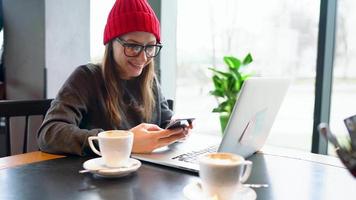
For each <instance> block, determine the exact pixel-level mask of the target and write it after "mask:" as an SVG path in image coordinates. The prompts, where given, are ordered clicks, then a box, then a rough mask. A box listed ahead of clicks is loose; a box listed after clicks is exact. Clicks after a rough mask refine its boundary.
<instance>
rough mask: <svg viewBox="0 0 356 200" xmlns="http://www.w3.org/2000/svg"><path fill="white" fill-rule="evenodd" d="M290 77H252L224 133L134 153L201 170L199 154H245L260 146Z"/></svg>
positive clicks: (193, 137) (141, 158) (140, 158)
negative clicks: (148, 152) (147, 151)
mask: <svg viewBox="0 0 356 200" xmlns="http://www.w3.org/2000/svg"><path fill="white" fill-rule="evenodd" d="M289 82H290V81H289V79H282V78H250V79H247V80H246V81H245V82H244V84H243V86H242V89H241V91H240V93H239V96H238V99H237V101H236V103H235V106H234V109H233V111H232V114H231V117H230V119H229V122H228V124H227V126H226V128H225V132H224V136H223V138H221V136H220V134H219V133H217V134H216V136H210V135H204V134H199V133H196V132H194V129H193V131H192V133H191V134H190V137H188V139H186V140H185V141H183V142H176V143H174V144H172V145H169V146H167V147H163V148H160V149H157V150H156V151H154V152H153V153H150V154H133V155H132V157H133V158H136V159H139V160H142V161H147V162H151V163H156V164H160V165H165V166H170V167H176V168H180V169H185V170H189V171H195V172H197V171H199V165H198V162H197V160H198V158H199V157H200V156H202V155H204V154H206V153H209V152H216V151H218V152H231V153H236V154H239V155H242V156H244V157H245V158H246V157H248V156H250V155H252V154H254V153H255V152H256V151H258V150H260V149H261V148H262V146H263V145H264V143H265V142H266V139H267V137H268V134H269V132H270V129H271V127H272V125H273V122H274V119H275V117H276V115H277V113H278V110H279V108H280V106H281V104H282V101H283V99H284V96H285V94H286V92H287V89H288V86H289Z"/></svg>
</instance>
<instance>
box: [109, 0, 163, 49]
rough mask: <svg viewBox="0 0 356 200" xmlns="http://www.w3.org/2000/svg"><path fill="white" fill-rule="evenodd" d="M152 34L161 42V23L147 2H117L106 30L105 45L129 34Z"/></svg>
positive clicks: (127, 0) (144, 0)
mask: <svg viewBox="0 0 356 200" xmlns="http://www.w3.org/2000/svg"><path fill="white" fill-rule="evenodd" d="M134 31H144V32H149V33H152V34H153V35H154V36H155V37H156V40H157V42H160V39H161V38H160V28H159V21H158V19H157V17H156V15H155V13H154V11H153V10H152V8H151V6H150V5H149V4H148V3H147V1H146V0H116V2H115V4H114V6H113V7H112V9H111V11H110V13H109V16H108V19H107V22H106V26H105V30H104V45H105V44H107V43H108V42H109V41H110V40H112V39H114V38H116V37H119V36H121V35H124V34H126V33H129V32H134Z"/></svg>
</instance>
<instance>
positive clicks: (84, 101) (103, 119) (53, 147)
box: [38, 64, 173, 156]
mask: <svg viewBox="0 0 356 200" xmlns="http://www.w3.org/2000/svg"><path fill="white" fill-rule="evenodd" d="M135 81H136V80H130V81H126V82H125V86H124V87H123V90H124V95H123V98H124V102H125V104H126V106H125V108H124V116H123V119H122V122H121V123H120V124H111V122H110V120H109V117H108V115H107V107H106V104H105V99H104V91H105V87H104V79H103V76H102V72H101V68H100V67H99V66H97V65H92V64H88V65H83V66H79V67H78V68H77V69H76V70H75V71H74V72H73V73H72V74H71V75H70V77H69V78H68V79H67V80H66V82H65V83H64V85H63V86H62V88H61V89H60V91H59V93H58V95H57V97H56V98H55V99H54V100H53V101H52V103H51V107H50V108H49V110H48V112H47V114H46V116H45V119H44V121H43V123H42V125H41V127H40V129H39V131H38V144H39V147H40V149H41V150H42V151H45V152H48V153H56V154H75V155H80V156H85V155H90V154H92V151H91V149H90V147H89V145H88V137H89V136H93V135H97V134H98V133H99V132H101V131H103V130H112V129H121V130H128V129H130V128H132V127H134V126H136V125H138V124H140V123H143V122H145V123H152V124H157V125H159V126H161V127H163V126H164V125H165V124H166V122H167V120H169V119H171V117H172V114H173V113H172V111H171V110H170V109H169V108H168V104H167V101H166V100H165V98H164V97H163V96H162V94H161V90H160V87H159V84H158V83H157V82H155V84H154V88H153V89H154V91H155V100H156V105H155V110H154V112H153V117H152V119H151V121H149V122H146V121H144V120H143V119H142V117H141V116H139V115H138V114H137V112H135V109H134V106H132V105H135V104H136V103H138V102H139V98H138V95H137V92H138V88H137V87H138V86H137V84H135Z"/></svg>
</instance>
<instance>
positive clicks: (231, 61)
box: [224, 56, 241, 71]
mask: <svg viewBox="0 0 356 200" xmlns="http://www.w3.org/2000/svg"><path fill="white" fill-rule="evenodd" d="M224 61H225V63H226V64H227V66H228V67H229V69H230V70H236V71H239V68H240V66H241V61H240V60H239V59H237V58H235V57H233V56H225V57H224Z"/></svg>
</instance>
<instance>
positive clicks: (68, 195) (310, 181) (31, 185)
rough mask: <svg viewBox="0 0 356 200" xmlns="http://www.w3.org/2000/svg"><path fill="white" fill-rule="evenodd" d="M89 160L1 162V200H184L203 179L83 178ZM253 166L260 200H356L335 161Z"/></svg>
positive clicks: (166, 175)
mask: <svg viewBox="0 0 356 200" xmlns="http://www.w3.org/2000/svg"><path fill="white" fill-rule="evenodd" d="M88 159H90V158H82V157H74V156H67V157H64V156H58V155H51V154H46V153H42V152H33V153H28V154H22V155H17V156H11V157H5V158H0V166H1V170H0V199H6V200H12V199H36V200H37V199H54V200H56V199H58V200H59V199H61V200H62V199H76V200H81V199H83V200H84V199H85V200H86V199H125V200H140V199H145V200H150V199H155V200H156V199H170V200H175V199H177V200H181V199H184V196H183V193H182V190H183V188H184V187H185V186H186V185H187V184H189V183H191V182H192V181H197V180H198V179H199V177H198V174H196V173H190V172H186V171H182V170H178V169H172V168H168V167H162V166H158V165H153V164H150V163H143V165H142V166H141V168H140V169H139V170H138V171H136V172H135V173H133V174H131V175H129V176H126V177H122V178H118V179H105V178H100V177H95V176H93V175H92V174H79V173H78V170H80V169H82V163H83V162H84V161H86V160H88ZM248 160H251V161H252V162H253V170H252V175H251V177H250V178H249V179H248V181H247V183H252V184H254V183H257V184H259V183H265V184H268V185H269V187H268V188H256V189H254V190H255V191H256V193H257V199H258V200H260V199H267V200H270V199H277V200H279V199H280V200H285V199H298V200H299V199H313V200H318V199H322V200H329V199H330V200H335V199H343V200H344V199H355V197H356V179H355V178H353V177H352V176H351V175H350V173H349V172H348V171H347V170H346V169H345V168H344V167H343V166H342V164H341V163H340V162H339V161H338V159H337V158H335V157H330V156H322V155H316V154H310V153H307V152H299V153H298V152H297V151H291V150H289V149H279V148H264V149H263V153H257V154H255V155H253V156H251V157H250V158H249V159H248Z"/></svg>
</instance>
